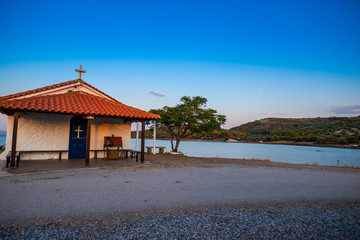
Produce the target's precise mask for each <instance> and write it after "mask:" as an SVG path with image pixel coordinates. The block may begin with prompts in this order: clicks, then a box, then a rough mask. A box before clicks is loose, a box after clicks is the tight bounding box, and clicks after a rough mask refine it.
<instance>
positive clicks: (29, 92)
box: [0, 79, 117, 102]
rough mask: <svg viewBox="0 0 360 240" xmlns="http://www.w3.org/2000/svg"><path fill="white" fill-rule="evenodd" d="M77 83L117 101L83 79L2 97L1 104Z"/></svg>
mask: <svg viewBox="0 0 360 240" xmlns="http://www.w3.org/2000/svg"><path fill="white" fill-rule="evenodd" d="M75 83H82V84H84V85H86V86H88V87H90V88H92V89H94V90H96V91H98V92H100V93H101V94H103V95H105V96H107V97H109V98H111V99H112V100H114V101H117V100H116V99H114V98H112V97H110V96H109V95H107V94H105V93H103V92H102V91H100V90H99V89H97V88H95V87H93V86H91V85H90V84H88V83H86V82H85V81H83V80H81V79H75V80H71V81H67V82H62V83H57V84H53V85H50V86H46V87H41V88H37V89H34V90H29V91H25V92H20V93H15V94H11V95H7V96H3V97H0V102H1V101H5V100H10V99H13V98H18V97H26V96H27V95H31V94H35V93H40V92H44V91H48V90H52V89H56V88H60V87H65V86H68V85H72V84H75Z"/></svg>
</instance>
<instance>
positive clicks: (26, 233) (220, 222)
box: [0, 202, 360, 239]
mask: <svg viewBox="0 0 360 240" xmlns="http://www.w3.org/2000/svg"><path fill="white" fill-rule="evenodd" d="M359 226H360V203H359V202H357V203H356V202H348V203H336V204H334V203H311V204H310V203H297V204H272V205H269V204H268V205H244V206H238V207H231V208H230V207H228V208H217V209H205V208H203V209H200V208H199V209H188V210H176V211H155V212H154V211H153V212H148V213H146V212H145V213H138V214H128V215H118V216H114V215H112V216H102V217H99V216H97V217H88V218H80V219H74V218H65V219H58V220H49V219H48V220H46V221H45V220H42V221H36V222H30V223H22V224H14V225H11V224H6V225H2V226H1V227H0V238H1V239H360V227H359Z"/></svg>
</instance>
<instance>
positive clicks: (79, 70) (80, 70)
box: [75, 65, 86, 79]
mask: <svg viewBox="0 0 360 240" xmlns="http://www.w3.org/2000/svg"><path fill="white" fill-rule="evenodd" d="M75 72H79V79H81V73H86V71H85V70H83V69H82V66H81V65H80V69H75Z"/></svg>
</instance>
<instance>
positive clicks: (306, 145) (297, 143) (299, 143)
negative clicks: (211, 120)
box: [131, 138, 360, 150]
mask: <svg viewBox="0 0 360 240" xmlns="http://www.w3.org/2000/svg"><path fill="white" fill-rule="evenodd" d="M131 139H135V138H131ZM145 139H147V140H152V138H145ZM156 140H165V141H170V140H171V139H170V138H157V139H156ZM181 141H186V142H220V143H249V144H272V145H289V146H305V147H323V148H343V149H357V150H360V145H359V146H354V145H353V144H350V145H331V144H317V143H311V142H287V141H278V142H227V141H222V140H202V139H181Z"/></svg>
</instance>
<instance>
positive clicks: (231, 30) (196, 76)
mask: <svg viewBox="0 0 360 240" xmlns="http://www.w3.org/2000/svg"><path fill="white" fill-rule="evenodd" d="M359 12H360V1H358V0H339V1H332V0H324V1H323V0H318V1H317V0H311V1H308V0H301V1H297V0H294V1H288V0H287V1H278V0H272V1H260V0H253V1H240V0H237V1H227V0H222V1H211V0H207V1H196V0H192V1H187V0H181V1H180V0H179V1H157V0H154V1H138V0H132V1H121V0H119V1H106V0H102V1H36V0H33V1H17V0H0V27H1V31H0V84H1V85H0V86H1V87H0V96H4V95H8V94H13V93H17V92H22V91H26V90H30V89H35V88H39V87H43V86H47V85H52V84H56V83H59V82H65V81H69V80H73V79H76V78H77V77H78V75H77V73H76V72H75V68H79V66H80V65H82V67H83V69H84V70H86V73H85V74H83V76H82V79H83V80H84V81H86V82H88V83H89V84H91V85H93V86H94V87H96V88H98V89H100V90H101V91H103V92H105V93H107V94H109V95H110V96H112V97H114V98H116V99H117V100H119V101H121V102H123V103H125V104H127V105H130V106H134V107H137V108H141V109H143V110H150V109H157V108H162V107H163V106H165V105H167V106H175V105H176V104H178V103H180V98H181V97H182V96H202V97H205V98H207V100H208V102H207V107H210V108H213V109H216V110H217V111H218V113H220V114H223V115H225V116H226V117H227V122H226V124H225V125H224V126H223V127H224V128H227V129H228V128H231V127H235V126H238V125H240V124H243V123H246V122H250V121H254V120H257V119H262V118H268V117H283V118H305V117H330V116H358V115H360V14H359ZM0 130H6V116H5V115H0Z"/></svg>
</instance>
